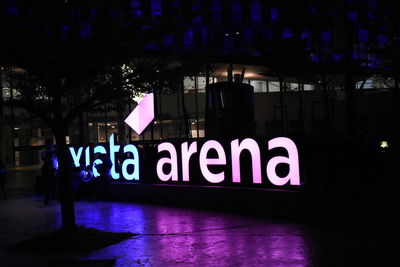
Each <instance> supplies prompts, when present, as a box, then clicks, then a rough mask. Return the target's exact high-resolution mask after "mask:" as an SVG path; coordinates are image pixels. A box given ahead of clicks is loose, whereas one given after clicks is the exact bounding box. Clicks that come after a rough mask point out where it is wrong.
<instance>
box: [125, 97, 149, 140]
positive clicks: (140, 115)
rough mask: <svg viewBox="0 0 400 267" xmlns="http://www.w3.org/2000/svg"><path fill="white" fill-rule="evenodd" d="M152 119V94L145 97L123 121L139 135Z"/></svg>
mask: <svg viewBox="0 0 400 267" xmlns="http://www.w3.org/2000/svg"><path fill="white" fill-rule="evenodd" d="M153 119H154V94H153V93H150V94H148V95H146V96H145V97H144V98H143V99H142V100H141V101H140V102H139V104H138V105H137V107H136V108H135V109H134V110H133V111H132V113H131V114H129V116H128V117H127V118H126V119H125V123H126V124H128V125H129V127H131V128H132V129H133V130H134V131H135V132H136V133H137V134H139V135H140V134H141V133H142V132H143V131H144V130H145V129H146V127H147V126H148V125H149V124H150V123H151V122H152V121H153Z"/></svg>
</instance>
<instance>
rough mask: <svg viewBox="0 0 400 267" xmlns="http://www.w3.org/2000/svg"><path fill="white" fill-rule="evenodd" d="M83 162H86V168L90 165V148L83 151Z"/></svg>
mask: <svg viewBox="0 0 400 267" xmlns="http://www.w3.org/2000/svg"><path fill="white" fill-rule="evenodd" d="M85 161H86V166H89V165H90V147H87V148H86V150H85Z"/></svg>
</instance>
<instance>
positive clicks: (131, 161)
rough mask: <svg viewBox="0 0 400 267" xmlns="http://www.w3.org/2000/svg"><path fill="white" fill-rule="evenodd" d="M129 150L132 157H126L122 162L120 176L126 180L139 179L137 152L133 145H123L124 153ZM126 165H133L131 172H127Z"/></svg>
mask: <svg viewBox="0 0 400 267" xmlns="http://www.w3.org/2000/svg"><path fill="white" fill-rule="evenodd" d="M128 152H131V153H132V154H133V159H130V158H128V159H126V160H124V163H122V176H123V177H124V178H125V179H126V180H139V152H138V150H137V148H136V147H135V146H134V145H126V146H125V147H124V153H128ZM128 165H134V169H133V173H131V174H129V173H128Z"/></svg>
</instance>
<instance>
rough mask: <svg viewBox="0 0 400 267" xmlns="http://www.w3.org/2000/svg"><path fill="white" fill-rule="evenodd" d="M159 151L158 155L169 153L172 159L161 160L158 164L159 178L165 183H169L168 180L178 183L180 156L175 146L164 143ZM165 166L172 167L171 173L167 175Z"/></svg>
mask: <svg viewBox="0 0 400 267" xmlns="http://www.w3.org/2000/svg"><path fill="white" fill-rule="evenodd" d="M157 149H158V153H160V152H161V151H168V152H169V154H170V158H161V159H160V160H159V161H158V162H157V175H158V178H159V179H160V180H161V181H163V182H167V181H168V180H172V181H178V156H177V154H176V149H175V147H174V145H173V144H171V143H162V144H159V145H158V146H157ZM164 164H169V165H171V171H170V172H169V173H167V174H166V173H164V171H163V166H164Z"/></svg>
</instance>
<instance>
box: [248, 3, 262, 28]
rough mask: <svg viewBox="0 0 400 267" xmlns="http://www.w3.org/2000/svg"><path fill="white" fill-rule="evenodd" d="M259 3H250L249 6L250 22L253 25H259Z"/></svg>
mask: <svg viewBox="0 0 400 267" xmlns="http://www.w3.org/2000/svg"><path fill="white" fill-rule="evenodd" d="M261 10H262V9H261V3H260V2H252V4H251V21H252V22H253V23H255V24H261V18H262V16H261Z"/></svg>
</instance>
